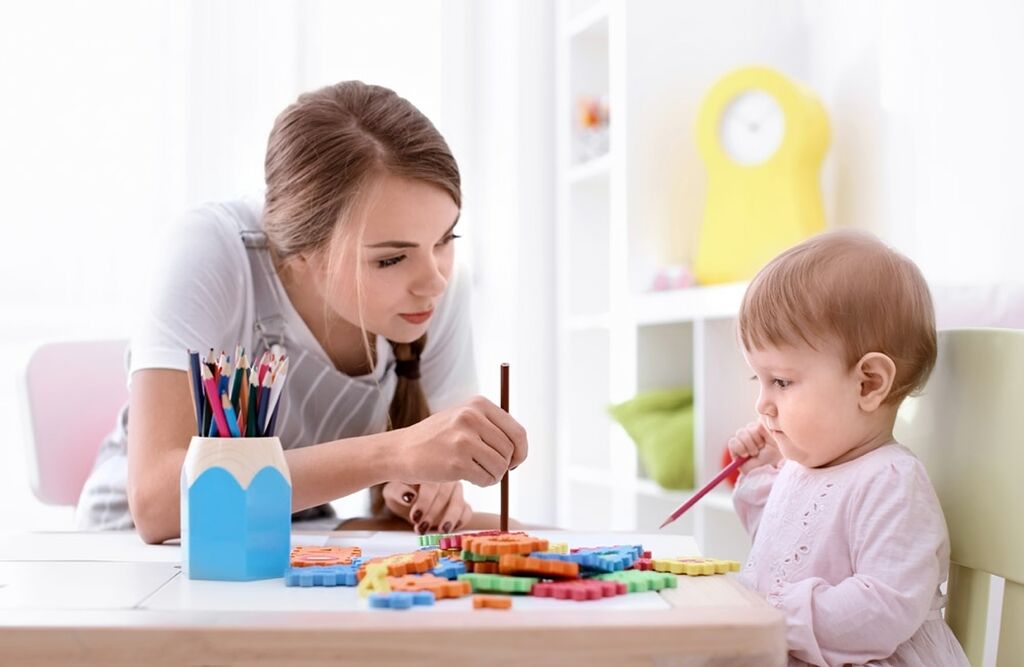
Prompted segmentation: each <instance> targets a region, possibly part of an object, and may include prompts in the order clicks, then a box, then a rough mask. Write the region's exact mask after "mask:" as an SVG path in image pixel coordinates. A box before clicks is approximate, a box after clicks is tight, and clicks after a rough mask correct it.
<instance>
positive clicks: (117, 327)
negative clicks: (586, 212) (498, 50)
mask: <svg viewBox="0 0 1024 667" xmlns="http://www.w3.org/2000/svg"><path fill="white" fill-rule="evenodd" d="M396 16H401V17H403V18H404V20H395V17H396ZM441 20H442V15H441V1H440V0H431V1H429V2H411V1H409V2H403V1H400V0H387V1H385V2H374V3H363V2H358V3H357V2H328V1H326V0H305V1H302V2H290V1H287V0H269V1H267V2H260V3H255V4H254V3H251V2H247V1H243V0H219V1H217V2H205V1H200V0H193V1H178V0H148V1H145V2H136V1H135V0H103V1H102V2H77V1H73V0H66V1H58V0H49V1H46V2H38V3H36V2H22V3H3V4H0V91H2V99H3V101H4V102H3V104H0V154H2V155H3V157H4V159H3V160H2V161H0V201H2V202H3V204H2V207H0V230H2V232H3V236H4V240H5V244H6V250H7V252H5V254H4V258H3V261H2V262H0V304H2V307H0V344H2V345H3V349H4V362H3V365H2V371H0V422H2V423H4V424H7V425H9V426H10V428H9V434H11V435H10V436H9V437H7V438H5V439H4V441H3V443H2V444H0V517H2V520H0V530H18V529H28V528H61V527H67V526H69V525H70V519H71V514H70V511H68V510H67V509H65V508H47V507H45V506H42V505H40V504H38V503H36V502H35V500H34V498H33V497H32V496H31V493H30V491H29V489H28V484H27V481H26V474H25V470H26V468H25V462H24V456H23V451H24V449H23V448H24V446H25V437H26V436H25V434H24V433H23V432H22V430H21V426H22V422H21V419H20V417H21V415H20V407H21V404H20V402H21V400H22V392H21V389H20V384H19V383H20V380H21V378H20V372H21V370H22V368H23V365H24V362H25V360H26V359H27V355H28V352H29V350H30V349H31V348H32V346H33V345H35V344H37V343H38V342H39V341H42V340H47V339H75V338H99V337H124V336H126V335H127V333H128V331H129V328H130V321H131V318H132V316H133V304H135V303H137V302H138V301H139V297H140V295H141V294H142V289H143V285H144V280H142V279H140V276H143V275H145V269H146V266H147V257H148V254H149V253H148V250H149V248H150V244H151V243H152V242H153V241H152V239H155V238H160V236H161V233H162V231H163V230H164V229H165V228H167V226H169V225H171V224H173V223H174V220H175V219H176V218H177V217H178V216H179V215H180V214H181V213H182V212H183V211H184V210H185V209H186V208H187V207H189V206H193V205H195V204H198V203H201V202H203V201H208V200H213V199H220V198H226V197H233V196H236V195H239V194H244V193H249V192H253V191H255V190H257V189H259V188H260V187H261V186H262V181H263V153H264V150H265V147H266V139H267V135H268V134H269V131H270V128H271V126H272V124H273V121H274V118H275V117H276V115H277V114H278V113H279V112H280V111H281V110H282V109H283V108H284V107H285V106H286V105H287V104H288V103H290V102H291V101H292V100H294V98H295V97H296V96H297V95H298V94H299V93H300V92H302V91H303V90H306V89H308V88H314V87H318V86H321V85H325V84H327V83H332V82H336V81H339V80H343V79H350V78H360V79H363V80H366V81H371V82H374V83H380V84H383V85H386V86H390V87H392V88H394V89H396V90H397V91H399V92H400V93H401V94H403V95H404V96H406V97H408V98H409V99H410V100H411V101H412V102H413V103H415V104H416V105H418V106H419V107H420V108H421V109H422V110H423V111H424V112H425V113H426V114H427V115H428V116H430V117H431V118H433V119H434V120H435V122H437V124H438V125H439V127H440V128H441V130H442V132H445V131H446V128H445V119H444V118H441V117H440V116H441V106H442V104H441V101H442V91H441V81H442V77H443V71H442V63H441V60H442V55H443V43H442V30H441ZM55 418H60V414H59V411H58V412H56V413H55ZM111 426H113V421H112V422H111Z"/></svg>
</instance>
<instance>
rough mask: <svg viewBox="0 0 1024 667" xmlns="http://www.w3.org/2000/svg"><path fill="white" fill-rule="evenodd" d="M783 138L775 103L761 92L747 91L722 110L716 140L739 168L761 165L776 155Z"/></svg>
mask: <svg viewBox="0 0 1024 667" xmlns="http://www.w3.org/2000/svg"><path fill="white" fill-rule="evenodd" d="M785 134H786V117H785V115H784V114H783V112H782V107H781V106H779V103H778V101H777V100H776V99H775V98H774V97H772V96H771V95H769V94H768V93H766V92H765V91H763V90H748V91H746V92H743V93H740V94H739V95H737V96H736V97H735V98H733V100H732V101H731V102H729V104H728V105H727V106H726V107H725V111H724V112H722V119H721V121H720V122H719V125H718V137H719V140H720V141H721V143H722V148H723V149H724V150H725V153H726V155H728V156H729V157H730V158H732V159H733V160H734V161H736V162H738V163H739V164H742V165H746V166H752V165H756V164H760V163H762V162H764V161H765V160H767V159H768V158H770V157H771V156H772V155H774V154H775V151H777V150H778V149H779V146H780V145H782V138H783V136H785Z"/></svg>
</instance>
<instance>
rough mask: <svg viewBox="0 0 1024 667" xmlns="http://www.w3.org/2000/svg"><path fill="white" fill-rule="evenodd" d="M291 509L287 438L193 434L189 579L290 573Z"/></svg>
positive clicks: (185, 537) (187, 473)
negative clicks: (284, 441)
mask: <svg viewBox="0 0 1024 667" xmlns="http://www.w3.org/2000/svg"><path fill="white" fill-rule="evenodd" d="M291 513H292V482H291V475H290V474H289V473H288V464H287V462H286V461H285V458H284V452H283V450H282V449H281V441H280V440H278V439H277V438H200V437H193V438H192V442H191V443H190V444H189V446H188V453H187V454H186V455H185V463H184V465H183V466H182V468H181V554H182V556H181V565H182V569H183V570H184V571H185V574H187V575H188V577H189V578H190V579H221V580H230V581H249V580H252V579H272V578H275V577H281V576H284V571H285V569H287V567H288V559H289V552H290V548H291Z"/></svg>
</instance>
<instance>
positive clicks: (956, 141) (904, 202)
mask: <svg viewBox="0 0 1024 667" xmlns="http://www.w3.org/2000/svg"><path fill="white" fill-rule="evenodd" d="M802 6H803V13H804V17H805V20H806V24H807V35H808V38H809V48H808V53H809V54H810V62H809V63H808V65H809V67H808V73H809V81H808V83H809V84H810V85H812V86H813V87H814V88H816V89H817V90H818V91H819V93H820V94H821V95H822V97H823V99H824V100H825V103H826V106H827V107H828V109H829V115H830V120H831V122H832V134H833V145H832V149H831V152H830V157H829V160H828V164H827V166H826V184H827V187H828V190H827V192H828V194H829V197H828V199H827V203H828V205H829V206H828V208H829V215H830V218H831V221H832V222H833V223H836V224H841V225H849V226H857V227H863V228H867V229H871V230H873V231H875V232H876V233H878V234H879V235H881V236H882V237H883V238H885V239H886V240H888V241H890V242H891V243H893V244H894V245H896V246H897V247H899V248H900V249H901V250H903V251H904V252H906V253H908V254H909V255H910V257H911V258H912V259H914V260H915V261H916V262H918V264H919V265H920V266H921V268H922V270H923V271H924V272H925V274H926V275H927V276H928V277H929V279H930V280H933V281H935V282H938V283H987V282H1005V281H1015V282H1020V281H1024V264H1022V263H1021V262H1020V261H1019V252H1020V248H1021V247H1024V229H1022V225H1021V221H1022V220H1024V201H1022V200H1021V198H1020V197H1019V196H1018V195H1017V193H1018V191H1019V189H1020V186H1019V181H1020V179H1021V177H1022V173H1024V171H1022V169H1021V167H1020V165H1019V162H1018V161H1019V159H1020V156H1021V155H1024V132H1022V131H1021V129H1020V123H1021V118H1024V90H1022V89H1021V87H1020V86H1019V85H1017V84H1016V80H1017V79H1019V78H1020V63H1022V62H1024V5H1022V4H1021V3H1019V2H1012V1H1010V0H987V1H986V2H976V3H963V2H948V1H943V2H929V1H926V0H907V1H904V2H884V1H883V0H871V1H869V2H856V3H845V2H830V3H818V2H809V1H808V2H804V3H803V5H802Z"/></svg>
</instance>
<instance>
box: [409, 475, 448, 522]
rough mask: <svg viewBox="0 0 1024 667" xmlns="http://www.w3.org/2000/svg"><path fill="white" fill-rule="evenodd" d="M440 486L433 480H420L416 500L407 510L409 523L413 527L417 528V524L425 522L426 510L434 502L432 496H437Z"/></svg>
mask: <svg viewBox="0 0 1024 667" xmlns="http://www.w3.org/2000/svg"><path fill="white" fill-rule="evenodd" d="M440 486H441V485H440V484H435V483H434V482H420V484H419V485H418V492H417V495H416V500H415V501H414V502H413V504H412V507H411V509H410V511H409V523H411V524H412V526H413V528H414V529H417V530H418V529H419V526H420V525H422V524H423V523H424V522H425V520H426V515H427V510H428V509H429V508H430V506H431V505H432V504H433V503H434V497H435V496H437V493H438V490H439V488H440ZM418 532H423V531H418Z"/></svg>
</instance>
